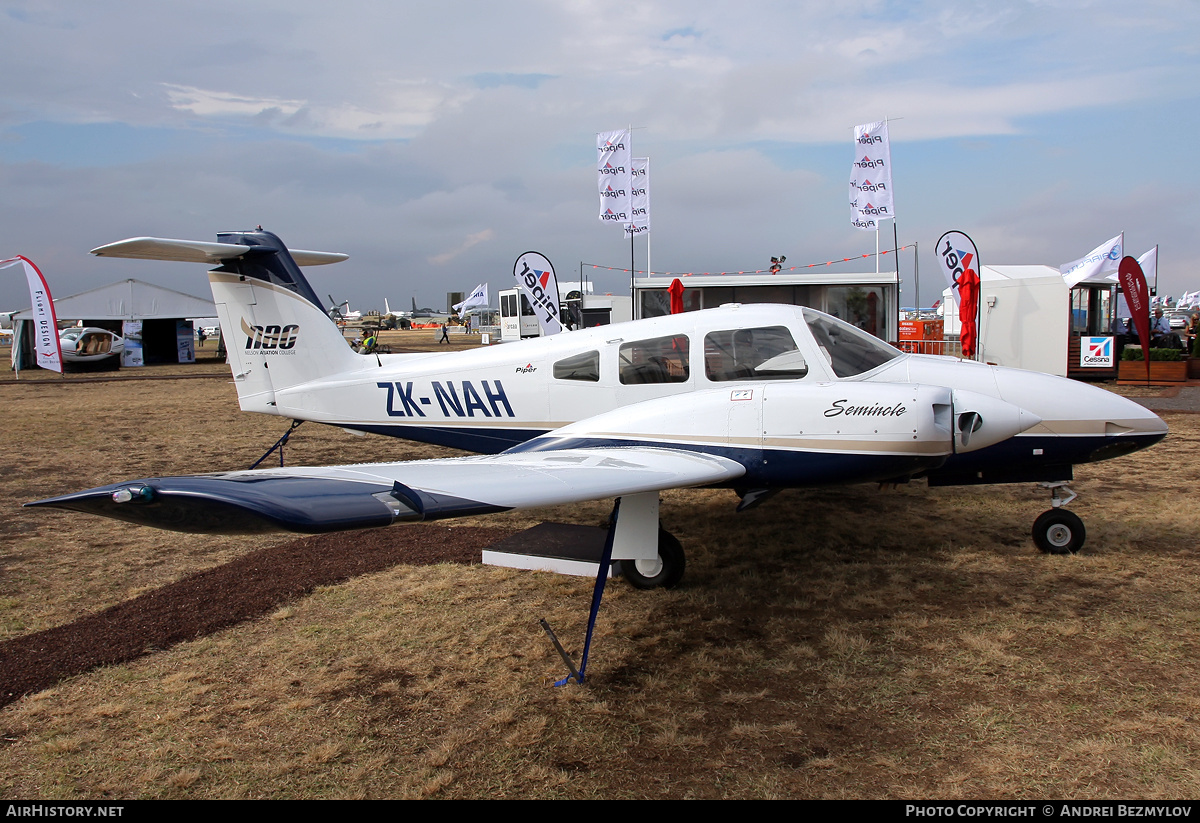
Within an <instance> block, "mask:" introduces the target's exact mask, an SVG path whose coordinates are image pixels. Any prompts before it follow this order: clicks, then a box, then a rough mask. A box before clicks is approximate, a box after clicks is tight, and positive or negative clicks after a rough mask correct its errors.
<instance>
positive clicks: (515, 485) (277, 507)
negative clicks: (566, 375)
mask: <svg viewBox="0 0 1200 823" xmlns="http://www.w3.org/2000/svg"><path fill="white" fill-rule="evenodd" d="M744 473H745V468H744V467H743V466H742V465H741V464H740V463H738V462H736V461H734V460H729V459H727V458H724V457H718V456H715V455H708V454H700V453H695V452H689V451H683V450H678V449H662V448H621V447H611V448H597V449H564V450H561V451H547V452H533V453H517V454H497V455H481V456H478V457H461V458H451V459H446V460H424V461H415V462H408V463H371V464H362V465H354V466H327V467H310V468H295V469H286V468H284V469H264V470H258V471H243V472H228V473H224V474H207V475H191V476H184V477H163V478H147V479H143V480H135V481H131V482H127V483H117V484H113V485H110V486H102V487H100V488H96V489H88V490H87V491H82V492H76V493H74V494H69V495H63V496H61V497H55V498H50V499H47V500H39V501H36V502H34V503H27V504H26V505H27V506H48V507H53V508H61V509H69V510H72V511H81V512H86V513H89V514H98V515H101V516H105V517H113V518H116V519H118V520H124V521H127V522H132V523H138V524H141V525H146V526H154V527H156V528H163V529H170V530H173V531H187V532H200V533H215V534H243V533H253V532H261V531H275V530H284V531H297V532H304V533H310V534H315V533H320V532H327V531H341V530H344V529H357V528H373V527H377V526H387V525H390V524H392V523H394V522H397V521H402V520H438V519H443V518H449V517H462V516H466V515H474V514H486V513H491V512H497V511H505V510H508V509H519V508H532V507H537V506H552V505H560V504H564V503H577V502H581V501H584V500H598V499H603V498H606V497H619V496H621V495H623V494H636V493H639V492H649V491H661V490H663V489H671V488H682V487H687V486H703V485H711V484H714V483H720V482H724V481H727V480H731V479H734V478H737V477H740V476H741V475H742V474H744Z"/></svg>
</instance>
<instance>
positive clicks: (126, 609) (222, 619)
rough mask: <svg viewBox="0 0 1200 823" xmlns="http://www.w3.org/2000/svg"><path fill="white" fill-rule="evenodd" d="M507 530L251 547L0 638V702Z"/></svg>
mask: <svg viewBox="0 0 1200 823" xmlns="http://www.w3.org/2000/svg"><path fill="white" fill-rule="evenodd" d="M510 534H512V530H511V529H494V528H478V527H458V528H450V527H448V526H433V525H411V526H402V527H398V528H394V529H372V530H370V531H359V532H338V533H336V534H326V535H320V536H318V537H306V538H303V539H301V540H296V541H293V542H291V543H287V544H285V545H282V546H276V547H274V548H269V549H262V550H260V551H256V552H253V553H251V554H248V555H246V556H244V557H241V558H239V559H237V560H234V561H233V562H231V563H227V564H225V565H224V566H220V567H218V568H215V569H209V570H207V571H203V572H200V573H199V574H194V575H192V576H190V577H186V578H184V579H183V580H180V581H179V582H177V583H172V584H170V585H168V586H163V587H162V588H161V589H156V590H155V591H152V592H147V593H146V594H143V595H141V596H139V597H135V598H134V599H132V600H127V601H125V602H124V603H119V604H117V605H116V606H113V607H112V608H109V609H105V610H104V611H102V612H100V613H98V614H94V615H89V616H88V617H83V618H80V619H79V620H76V621H75V622H73V623H68V624H66V625H65V626H56V627H55V628H53V629H47V630H45V631H41V632H37V633H35V634H28V635H25V636H23V637H15V638H13V639H12V640H8V641H6V642H4V643H0V706H6V705H8V704H9V703H12V702H13V701H15V700H18V699H20V698H21V697H22V696H23V695H26V694H29V693H30V692H36V691H41V690H42V689H46V688H49V687H50V686H53V685H54V684H55V683H57V682H59V681H60V680H63V679H65V678H68V677H73V676H74V675H77V674H82V673H84V672H86V671H88V670H90V669H93V668H95V667H97V666H106V665H110V664H113V663H123V662H125V661H127V660H132V659H133V658H135V657H139V656H141V655H143V654H147V653H149V652H152V651H155V650H157V649H164V648H168V647H170V646H172V645H174V644H176V643H179V642H182V641H186V640H192V639H194V638H197V637H203V636H204V635H208V634H212V633H213V632H216V631H219V630H221V629H223V628H225V627H227V626H232V625H234V624H236V623H240V622H242V621H244V620H248V619H251V618H255V617H261V616H262V615H265V614H269V613H270V612H272V611H274V610H275V609H276V608H278V607H279V605H280V604H282V603H285V602H287V601H289V600H293V599H295V598H296V597H299V596H301V595H304V594H307V593H308V592H310V591H312V590H313V589H314V588H316V587H317V586H325V585H329V584H332V583H339V582H341V581H343V580H347V579H349V578H351V577H357V576H358V575H362V574H370V573H371V572H377V571H382V570H383V569H387V568H390V567H392V566H395V565H397V564H400V563H405V564H408V565H428V564H433V563H476V562H478V561H479V554H480V551H481V549H482V548H483V547H485V546H489V545H491V544H492V543H495V542H497V541H499V540H502V539H504V538H505V537H508V536H509V535H510Z"/></svg>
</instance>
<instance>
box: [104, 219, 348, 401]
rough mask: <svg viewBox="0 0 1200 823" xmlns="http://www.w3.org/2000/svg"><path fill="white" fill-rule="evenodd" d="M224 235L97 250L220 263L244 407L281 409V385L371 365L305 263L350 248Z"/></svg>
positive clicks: (217, 295) (261, 234)
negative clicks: (332, 314) (300, 246)
mask: <svg viewBox="0 0 1200 823" xmlns="http://www.w3.org/2000/svg"><path fill="white" fill-rule="evenodd" d="M217 239H218V240H219V242H217V243H206V242H200V241H190V240H167V239H164V238H157V237H139V238H134V239H132V240H123V241H121V242H119V243H112V244H110V245H107V246H101V247H100V248H98V249H93V250H92V254H95V255H97V256H101V257H138V258H144V259H152V260H182V261H190V262H207V263H220V265H219V266H218V267H217V268H215V269H212V270H211V271H210V272H209V273H208V280H209V284H210V285H211V287H212V293H213V302H215V303H216V305H217V316H218V317H219V318H220V321H221V332H222V333H223V334H224V336H225V347H226V350H227V351H228V353H229V365H230V367H231V368H232V369H233V379H234V383H235V385H236V386H237V393H238V402H239V404H240V405H241V408H242V410H243V411H256V412H264V413H266V414H278V411H277V409H276V407H275V392H276V391H282V390H284V389H287V388H291V387H293V386H297V385H300V384H302V383H307V382H309V381H312V380H317V379H320V378H322V377H328V376H331V375H334V374H340V373H344V372H349V371H358V370H361V369H363V368H367V367H369V365H370V364H368V363H367V362H366V361H365V360H364V359H363V358H360V357H359V356H358V355H356V354H355V353H354V352H353V351H352V350H351V349H350V347H349V346H348V345H347V343H346V340H345V338H344V337H343V336H342V333H341V331H340V330H339V329H338V327H337V325H336V324H335V323H334V322H333V321H332V320H331V319H330V318H329V316H328V315H327V314H326V313H325V310H324V308H323V307H322V306H321V302H320V300H318V299H317V295H316V293H315V292H314V291H313V289H312V286H311V285H309V283H308V280H306V279H305V277H304V274H303V273H302V272H301V271H300V267H299V265H297V264H298V263H300V264H303V265H320V264H323V263H336V262H339V261H341V260H345V259H346V257H347V255H344V254H336V253H331V252H310V251H300V250H297V251H294V252H293V251H289V250H288V248H287V247H286V246H285V245H284V244H283V241H282V240H280V239H279V238H278V237H276V236H275V235H274V234H272V233H271V232H269V231H262V230H261V229H260V230H258V231H246V232H226V233H222V234H219V235H217Z"/></svg>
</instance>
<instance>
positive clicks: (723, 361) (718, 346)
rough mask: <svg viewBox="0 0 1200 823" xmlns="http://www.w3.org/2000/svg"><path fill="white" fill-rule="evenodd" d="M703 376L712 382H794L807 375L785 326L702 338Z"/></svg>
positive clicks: (802, 361) (719, 332) (806, 365)
mask: <svg viewBox="0 0 1200 823" xmlns="http://www.w3.org/2000/svg"><path fill="white" fill-rule="evenodd" d="M789 352H794V354H792V355H791V356H783V355H787V354H788V353H789ZM704 374H705V375H706V376H707V377H708V379H709V380H712V381H715V382H725V381H728V380H795V379H797V378H800V377H804V375H806V374H808V364H807V363H805V362H804V358H803V357H802V356H801V355H800V352H799V351H798V350H797V349H796V341H795V340H793V339H792V333H791V332H790V331H788V329H787V327H785V326H766V327H763V328H753V329H729V330H726V331H714V332H710V333H708V334H706V335H705V336H704Z"/></svg>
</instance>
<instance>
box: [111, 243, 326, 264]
mask: <svg viewBox="0 0 1200 823" xmlns="http://www.w3.org/2000/svg"><path fill="white" fill-rule="evenodd" d="M250 252H256V253H261V247H256V246H245V245H241V244H239V243H212V242H209V241H206V240H171V239H168V238H166V237H131V238H130V239H128V240H119V241H117V242H116V243H109V244H108V245H106V246H100V247H99V248H95V249H92V254H94V255H96V256H97V257H129V258H134V259H137V260H170V261H178V262H181V263H208V264H209V265H220V264H221V262H222V261H224V260H233V259H236V258H239V257H242V256H244V255H245V254H247V253H250ZM288 253H289V254H290V255H291V256H292V259H293V260H295V261H296V264H297V265H299V266H323V265H325V264H327V263H340V262H342V261H343V260H345V259H347V258H348V257H350V255H348V254H342V253H341V252H331V251H305V250H303V249H288Z"/></svg>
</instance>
